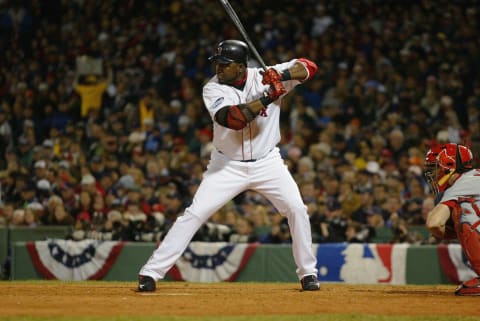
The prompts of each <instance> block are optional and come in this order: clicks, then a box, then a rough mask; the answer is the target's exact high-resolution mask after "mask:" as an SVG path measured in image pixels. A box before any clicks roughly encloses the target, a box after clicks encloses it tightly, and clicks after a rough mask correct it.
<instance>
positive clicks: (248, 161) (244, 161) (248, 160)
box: [217, 148, 273, 163]
mask: <svg viewBox="0 0 480 321" xmlns="http://www.w3.org/2000/svg"><path fill="white" fill-rule="evenodd" d="M272 150H273V148H272V149H270V150H269V151H268V153H267V154H266V155H265V156H267V155H268V154H269V153H270V152H271V151H272ZM217 151H218V152H219V153H220V154H223V152H222V151H221V150H219V149H217ZM223 155H225V154H223ZM265 156H263V157H262V158H264V157H265ZM262 158H254V159H242V160H237V162H242V163H253V162H256V161H257V160H260V159H262Z"/></svg>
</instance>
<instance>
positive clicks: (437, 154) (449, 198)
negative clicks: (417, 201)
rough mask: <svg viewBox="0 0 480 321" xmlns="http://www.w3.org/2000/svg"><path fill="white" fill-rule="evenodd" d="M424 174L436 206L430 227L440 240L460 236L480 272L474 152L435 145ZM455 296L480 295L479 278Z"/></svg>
mask: <svg viewBox="0 0 480 321" xmlns="http://www.w3.org/2000/svg"><path fill="white" fill-rule="evenodd" d="M424 174H425V177H426V179H427V181H428V183H429V185H430V187H431V188H432V190H433V192H434V194H435V198H436V206H435V207H434V208H433V209H432V210H431V211H430V212H429V213H428V216H427V223H426V224H427V227H428V229H429V230H430V232H431V233H432V235H433V237H435V238H436V239H437V240H446V239H454V238H458V240H459V241H460V244H461V246H462V249H463V252H464V254H465V256H466V257H467V259H468V260H469V262H470V264H471V268H472V269H473V271H475V273H477V275H480V189H479V186H480V169H474V168H473V155H472V151H471V150H470V149H469V148H467V147H465V146H463V145H457V144H453V143H449V144H445V145H441V146H435V147H432V148H431V149H430V150H429V151H428V152H427V154H426V158H425V170H424ZM455 294H456V295H480V278H479V277H476V278H474V279H471V280H468V281H466V282H464V283H462V284H460V285H459V286H458V287H457V289H456V290H455Z"/></svg>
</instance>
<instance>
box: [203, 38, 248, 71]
mask: <svg viewBox="0 0 480 321" xmlns="http://www.w3.org/2000/svg"><path fill="white" fill-rule="evenodd" d="M208 60H210V61H215V62H218V63H223V64H228V63H231V62H239V63H243V64H244V65H245V66H246V65H247V61H248V46H247V44H246V43H245V42H243V41H240V40H224V41H222V42H220V43H219V44H218V46H217V50H215V55H213V56H211V57H210V58H208Z"/></svg>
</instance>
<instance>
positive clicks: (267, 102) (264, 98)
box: [259, 93, 273, 108]
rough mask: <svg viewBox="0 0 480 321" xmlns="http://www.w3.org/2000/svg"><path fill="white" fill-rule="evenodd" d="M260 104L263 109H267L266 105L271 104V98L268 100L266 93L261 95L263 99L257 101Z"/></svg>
mask: <svg viewBox="0 0 480 321" xmlns="http://www.w3.org/2000/svg"><path fill="white" fill-rule="evenodd" d="M259 100H260V102H261V103H262V105H263V107H265V108H266V107H267V106H268V105H270V104H271V103H272V101H273V100H272V98H270V96H268V93H263V97H262V98H260V99H259Z"/></svg>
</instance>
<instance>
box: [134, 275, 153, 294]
mask: <svg viewBox="0 0 480 321" xmlns="http://www.w3.org/2000/svg"><path fill="white" fill-rule="evenodd" d="M155 289H156V284H155V280H154V279H153V278H152V277H150V276H147V275H139V276H138V292H154V291H155Z"/></svg>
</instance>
